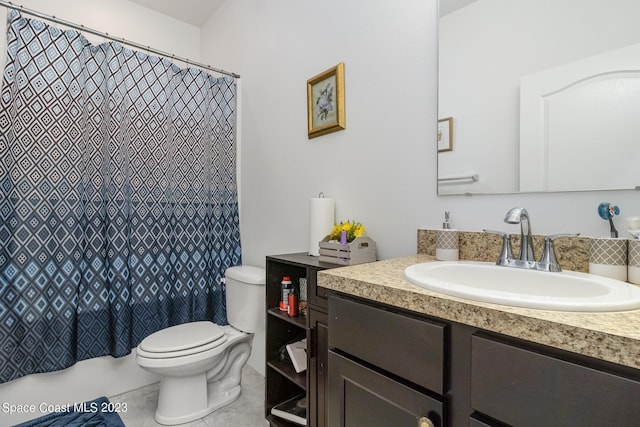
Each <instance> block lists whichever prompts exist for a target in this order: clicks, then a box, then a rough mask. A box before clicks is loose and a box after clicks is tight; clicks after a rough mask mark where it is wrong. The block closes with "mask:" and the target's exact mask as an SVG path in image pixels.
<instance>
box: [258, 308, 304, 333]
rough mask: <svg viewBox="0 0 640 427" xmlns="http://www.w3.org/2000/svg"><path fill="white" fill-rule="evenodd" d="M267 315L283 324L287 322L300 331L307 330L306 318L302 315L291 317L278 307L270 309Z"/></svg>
mask: <svg viewBox="0 0 640 427" xmlns="http://www.w3.org/2000/svg"><path fill="white" fill-rule="evenodd" d="M267 313H269V314H270V315H271V316H275V317H277V318H279V319H282V320H284V321H285V322H289V323H291V324H292V325H296V326H298V327H300V328H302V329H306V328H307V316H303V315H302V314H301V315H299V316H296V317H291V316H289V315H288V314H287V313H286V312H285V311H282V310H280V309H279V308H278V307H276V308H270V309H269V310H268V311H267Z"/></svg>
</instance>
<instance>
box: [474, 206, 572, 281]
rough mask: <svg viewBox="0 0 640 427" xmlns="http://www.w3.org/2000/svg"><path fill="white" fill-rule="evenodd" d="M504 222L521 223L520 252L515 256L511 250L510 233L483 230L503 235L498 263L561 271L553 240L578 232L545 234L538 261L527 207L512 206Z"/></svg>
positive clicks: (507, 265)
mask: <svg viewBox="0 0 640 427" xmlns="http://www.w3.org/2000/svg"><path fill="white" fill-rule="evenodd" d="M504 222H506V223H509V224H518V223H520V254H519V256H518V258H517V259H516V258H514V256H513V253H512V251H511V239H510V238H509V234H507V233H504V232H502V231H493V230H486V229H485V230H483V231H484V232H485V233H493V234H498V235H500V236H502V250H501V251H500V256H499V257H498V261H497V262H496V265H501V266H505V267H515V268H527V269H532V270H541V271H553V272H560V271H562V269H561V268H560V263H558V260H557V258H556V251H555V248H554V245H553V241H554V240H555V239H557V238H558V237H576V236H579V233H578V234H554V235H551V236H545V238H544V250H543V253H542V257H541V258H540V261H536V258H535V254H534V252H533V236H532V234H531V219H530V218H529V213H528V212H527V210H526V209H525V208H512V209H510V210H509V212H507V215H506V216H505V217H504Z"/></svg>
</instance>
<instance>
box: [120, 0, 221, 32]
mask: <svg viewBox="0 0 640 427" xmlns="http://www.w3.org/2000/svg"><path fill="white" fill-rule="evenodd" d="M131 1H132V2H133V3H138V4H139V5H141V6H144V7H147V8H149V9H153V10H155V11H157V12H160V13H163V14H165V15H168V16H171V17H173V18H176V19H178V20H180V21H183V22H186V23H188V24H191V25H193V26H196V27H198V28H200V27H201V26H202V24H204V23H205V22H206V21H207V19H208V18H209V17H210V16H211V14H212V13H213V12H215V10H216V9H217V8H218V7H220V5H221V4H222V3H223V2H224V0H131Z"/></svg>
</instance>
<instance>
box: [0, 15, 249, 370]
mask: <svg viewBox="0 0 640 427" xmlns="http://www.w3.org/2000/svg"><path fill="white" fill-rule="evenodd" d="M9 21H10V22H9V26H8V27H9V28H8V36H7V43H8V54H7V61H6V66H5V72H4V76H3V82H2V90H1V97H2V98H1V101H0V102H1V103H0V381H1V382H6V381H10V380H13V379H15V378H18V377H21V376H23V375H27V374H31V373H36V372H48V371H53V370H59V369H62V368H66V367H68V366H70V365H72V364H73V363H75V362H76V361H78V360H82V359H87V358H92V357H97V356H103V355H112V356H114V357H120V356H124V355H126V354H128V353H130V351H131V349H132V348H133V347H135V346H136V345H137V344H138V343H139V342H140V341H141V340H142V339H143V338H144V337H145V336H147V335H149V334H150V333H153V332H155V331H157V330H159V329H161V328H165V327H168V326H171V325H174V324H179V323H184V322H189V321H195V320H205V319H208V320H212V321H215V322H216V323H219V324H226V309H225V304H224V288H223V285H221V283H220V282H221V280H220V279H221V277H222V275H223V274H224V271H225V269H226V268H227V267H229V266H232V265H237V264H239V263H240V257H241V250H240V231H239V218H238V200H237V189H236V163H235V162H236V143H235V99H236V93H235V92H236V85H235V81H234V80H233V79H232V78H228V77H224V78H215V77H212V76H211V75H209V74H207V73H205V72H203V71H201V70H197V69H193V68H188V69H179V68H178V67H177V66H176V65H174V64H172V63H170V62H169V61H167V60H166V59H162V58H158V57H154V56H149V55H146V54H144V53H142V52H135V51H131V50H128V49H126V48H123V47H122V46H121V45H120V44H118V43H103V44H100V45H91V44H90V43H89V42H88V41H87V40H86V39H85V38H84V37H83V35H82V34H80V33H78V32H76V31H61V30H59V29H57V28H55V27H52V26H50V25H47V24H45V23H43V22H41V21H38V20H34V19H27V18H25V17H23V16H21V15H20V14H19V13H18V12H16V11H12V12H11V13H10V15H9Z"/></svg>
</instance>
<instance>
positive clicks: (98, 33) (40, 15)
mask: <svg viewBox="0 0 640 427" xmlns="http://www.w3.org/2000/svg"><path fill="white" fill-rule="evenodd" d="M0 6H4V7H6V8H8V9H15V10H19V11H20V12H24V13H26V14H28V15H33V16H36V17H38V18H42V19H46V20H47V21H51V22H55V23H57V24H62V25H64V26H66V27H69V28H73V29H75V30H78V31H81V32H85V33H89V34H93V35H94V36H100V37H104V38H106V39H109V40H113V41H116V42H118V43H122V44H125V45H127V46H131V47H135V48H136V49H140V50H143V51H147V52H150V53H153V54H155V55H159V56H163V57H165V58H171V59H173V60H177V61H180V62H184V63H186V64H187V66H188V65H195V66H196V67H200V68H204V69H207V70H210V71H214V72H216V73H220V74H224V75H226V76H231V77H234V78H236V79H239V78H240V75H238V74H236V73H232V72H230V71H225V70H221V69H219V68H214V67H212V66H211V65H205V64H201V63H199V62H195V61H191V60H190V59H187V58H181V57H179V56H175V55H174V54H171V53H167V52H163V51H161V50H158V49H153V48H151V47H149V46H144V45H141V44H140V43H136V42H132V41H129V40H126V39H124V38H117V37H114V36H112V35H110V34H109V33H103V32H101V31H98V30H94V29H93V28H89V27H85V26H84V25H79V24H74V23H73V22H69V21H65V20H64V19H60V18H56V17H55V16H49V15H45V14H44V13H41V12H38V11H37V10H33V9H28V8H26V7H24V6H17V5H15V4H13V3H11V2H10V1H5V0H0Z"/></svg>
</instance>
